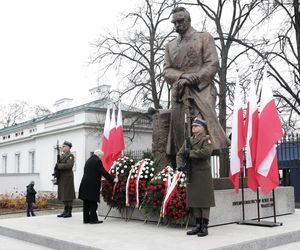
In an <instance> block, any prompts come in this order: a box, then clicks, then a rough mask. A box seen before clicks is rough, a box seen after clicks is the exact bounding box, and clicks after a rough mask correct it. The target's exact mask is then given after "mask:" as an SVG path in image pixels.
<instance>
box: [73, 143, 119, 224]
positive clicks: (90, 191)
mask: <svg viewBox="0 0 300 250" xmlns="http://www.w3.org/2000/svg"><path fill="white" fill-rule="evenodd" d="M102 156H103V152H102V151H101V150H99V149H97V150H95V152H94V154H93V155H92V156H91V157H90V158H89V159H88V160H87V161H86V163H85V166H84V174H83V177H82V180H81V183H80V187H79V196H78V198H79V199H81V200H83V223H90V224H97V223H102V222H103V221H99V220H98V216H97V213H96V211H97V207H98V204H97V202H100V188H101V177H102V176H104V177H105V178H106V179H107V180H108V181H110V182H113V181H114V179H113V177H112V176H111V175H110V174H109V173H108V172H107V171H106V170H105V169H104V167H103V164H102V161H101V157H102Z"/></svg>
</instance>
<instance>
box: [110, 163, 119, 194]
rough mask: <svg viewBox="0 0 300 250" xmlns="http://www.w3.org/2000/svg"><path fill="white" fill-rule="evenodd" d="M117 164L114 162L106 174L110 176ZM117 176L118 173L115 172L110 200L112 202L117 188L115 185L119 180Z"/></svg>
mask: <svg viewBox="0 0 300 250" xmlns="http://www.w3.org/2000/svg"><path fill="white" fill-rule="evenodd" d="M116 164H117V162H116V161H114V163H113V164H112V165H111V167H110V169H109V171H108V173H109V174H111V171H112V170H113V169H114V167H115V166H116ZM118 174H119V172H118V171H117V170H116V177H115V180H114V181H115V182H114V186H113V190H112V196H111V199H112V200H113V199H114V196H115V192H116V188H117V183H118V181H119V178H118Z"/></svg>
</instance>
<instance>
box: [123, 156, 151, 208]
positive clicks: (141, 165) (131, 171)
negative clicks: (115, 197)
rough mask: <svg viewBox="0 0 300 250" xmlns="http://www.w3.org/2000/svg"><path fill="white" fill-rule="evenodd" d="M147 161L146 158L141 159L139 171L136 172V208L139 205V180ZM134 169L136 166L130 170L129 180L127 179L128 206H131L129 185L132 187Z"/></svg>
mask: <svg viewBox="0 0 300 250" xmlns="http://www.w3.org/2000/svg"><path fill="white" fill-rule="evenodd" d="M146 163H147V162H146V161H145V160H141V161H139V162H138V164H139V165H138V168H137V172H136V174H137V178H136V180H135V182H134V184H135V196H136V197H135V198H136V205H135V206H136V208H138V207H139V180H140V176H141V174H142V172H143V171H142V170H143V168H144V166H145V165H146ZM133 171H134V167H133V168H132V169H131V170H130V172H129V175H128V177H127V181H126V206H127V207H129V205H130V197H129V187H130V180H131V176H132V174H133Z"/></svg>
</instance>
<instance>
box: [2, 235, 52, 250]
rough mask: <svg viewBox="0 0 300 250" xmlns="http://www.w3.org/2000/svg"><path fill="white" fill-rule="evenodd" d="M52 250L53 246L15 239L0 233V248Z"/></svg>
mask: <svg viewBox="0 0 300 250" xmlns="http://www.w3.org/2000/svg"><path fill="white" fill-rule="evenodd" d="M19 249H22V250H51V249H52V250H53V248H48V247H43V246H41V245H37V244H33V243H29V242H26V241H22V240H16V239H13V238H10V237H5V236H1V235H0V250H19Z"/></svg>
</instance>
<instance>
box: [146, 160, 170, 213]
mask: <svg viewBox="0 0 300 250" xmlns="http://www.w3.org/2000/svg"><path fill="white" fill-rule="evenodd" d="M173 174H174V171H173V168H172V167H170V166H167V167H165V168H164V169H163V170H162V171H160V172H159V173H158V174H157V175H155V176H154V178H152V180H151V181H150V182H149V184H148V186H147V189H146V191H145V196H144V200H143V203H142V205H141V208H142V210H143V211H144V214H145V215H146V217H148V216H151V215H154V216H159V214H160V211H161V206H162V201H163V199H164V196H165V192H166V189H167V187H168V185H169V184H170V182H171V179H172V176H173Z"/></svg>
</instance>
